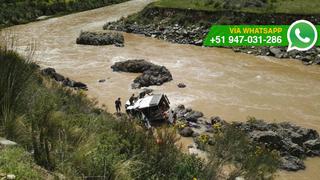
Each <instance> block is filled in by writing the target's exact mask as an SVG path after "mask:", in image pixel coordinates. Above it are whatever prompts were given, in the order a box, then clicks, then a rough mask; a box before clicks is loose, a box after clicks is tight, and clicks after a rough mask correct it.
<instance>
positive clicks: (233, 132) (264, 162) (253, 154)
mask: <svg viewBox="0 0 320 180" xmlns="http://www.w3.org/2000/svg"><path fill="white" fill-rule="evenodd" d="M212 142H213V145H212V146H209V147H208V150H209V154H210V156H209V163H208V167H207V168H209V169H207V172H208V174H207V178H209V179H210V177H219V175H221V173H222V170H223V168H224V167H226V166H228V165H230V164H231V165H232V166H233V168H232V169H233V170H232V171H231V172H230V174H229V176H230V177H231V179H233V178H235V177H238V176H242V177H244V178H245V179H272V178H273V174H274V173H275V172H276V170H277V168H278V166H279V159H280V156H279V154H278V152H276V151H270V150H268V149H266V148H264V147H261V146H258V145H255V144H253V143H252V142H249V140H248V138H247V136H246V135H245V134H244V132H242V131H240V130H239V129H237V128H236V127H233V125H227V126H226V127H224V128H223V129H222V130H221V132H217V133H216V134H215V135H214V136H213V140H212Z"/></svg>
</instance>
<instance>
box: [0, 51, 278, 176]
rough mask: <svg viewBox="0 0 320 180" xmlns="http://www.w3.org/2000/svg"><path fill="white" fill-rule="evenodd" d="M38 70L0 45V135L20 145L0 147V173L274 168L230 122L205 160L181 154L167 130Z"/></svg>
mask: <svg viewBox="0 0 320 180" xmlns="http://www.w3.org/2000/svg"><path fill="white" fill-rule="evenodd" d="M31 49H32V48H31ZM32 54H33V53H32V52H31V53H30V57H31V56H32ZM40 74H41V73H40V70H39V68H38V66H37V65H36V64H34V63H33V62H32V61H31V59H29V58H25V57H22V56H20V55H18V54H17V53H15V52H14V51H12V50H10V49H8V48H7V46H5V45H3V46H0V136H3V137H6V138H8V139H10V140H13V141H16V142H17V143H18V144H19V147H17V148H14V149H1V148H0V150H1V151H2V152H4V154H5V156H2V157H1V158H0V172H2V173H13V174H15V175H16V176H17V178H18V179H37V177H40V176H39V174H38V172H37V171H34V170H32V169H28V165H29V164H32V163H33V162H35V163H36V164H37V165H39V166H41V167H42V168H45V169H47V170H49V171H51V172H55V173H61V174H63V175H64V176H65V177H66V178H67V179H75V178H79V177H88V178H89V177H91V178H99V177H100V178H101V177H104V178H105V179H193V178H197V179H217V178H218V177H219V176H221V173H220V172H222V169H223V168H224V167H225V166H226V165H228V164H232V165H234V167H235V170H236V171H235V172H234V173H233V174H232V175H233V176H235V175H238V176H244V177H248V178H251V177H261V179H264V178H265V177H267V175H270V176H268V177H272V174H273V173H274V172H275V170H276V169H277V162H278V160H277V156H274V155H273V154H272V153H268V152H266V153H262V154H257V149H256V146H255V145H253V144H251V143H250V142H249V141H248V140H247V138H246V136H245V135H244V134H242V133H237V131H236V130H235V129H234V128H233V127H228V128H227V129H229V128H230V131H223V132H221V133H220V134H221V136H220V135H219V134H218V135H219V136H217V137H216V138H215V141H216V142H217V143H216V144H215V146H213V147H214V149H213V150H212V151H211V153H212V156H210V157H209V159H208V160H209V163H206V162H204V161H203V160H201V159H199V158H197V157H195V156H193V155H188V154H184V153H182V152H181V151H180V149H179V148H178V147H177V146H176V141H177V138H176V137H177V136H176V132H175V130H174V129H173V128H168V127H163V128H159V129H157V130H156V133H152V132H150V131H146V130H145V129H144V128H142V127H140V126H139V123H137V122H136V121H133V122H132V121H129V120H128V119H127V118H126V117H125V116H122V117H121V118H115V117H114V116H113V115H112V114H110V113H108V112H107V111H105V110H104V109H101V108H98V107H97V106H96V101H94V100H89V99H88V98H87V97H86V96H85V94H84V93H83V92H81V91H77V92H75V91H74V90H71V89H68V88H63V87H61V86H60V85H59V84H57V83H56V82H52V81H51V80H50V79H47V78H44V77H43V76H41V75H40ZM228 132H229V133H228ZM231 132H235V134H234V133H231ZM238 140H239V141H238ZM23 151H25V153H23ZM2 152H1V153H2ZM28 152H30V153H31V155H32V156H33V159H30V155H29V153H28ZM262 152H265V151H262ZM24 154H25V155H26V156H24ZM24 158H27V159H24ZM15 162H19V163H18V165H17V166H14V165H13V164H15ZM254 167H257V170H256V169H255V168H254ZM17 168H19V169H21V171H19V172H17ZM29 177H30V178H29Z"/></svg>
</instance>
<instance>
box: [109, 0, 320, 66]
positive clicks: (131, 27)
mask: <svg viewBox="0 0 320 180" xmlns="http://www.w3.org/2000/svg"><path fill="white" fill-rule="evenodd" d="M299 19H306V20H309V21H311V22H313V23H315V24H317V23H318V22H319V20H320V15H298V14H269V13H268V14H262V13H259V14H257V13H250V12H238V11H230V10H228V11H227V10H219V11H213V12H212V11H199V10H192V9H177V8H164V7H157V6H153V5H150V6H148V7H147V8H145V9H144V10H143V11H141V12H139V13H137V14H135V15H132V16H129V17H127V18H123V19H121V20H119V21H117V22H110V23H107V24H105V26H104V29H105V30H118V31H124V32H128V33H135V34H142V35H145V36H147V37H153V38H158V39H163V40H167V41H170V42H173V43H179V44H192V45H197V46H202V45H203V40H204V38H205V37H206V35H207V34H208V32H209V29H210V26H211V25H212V24H268V25H270V24H291V23H292V22H294V21H296V20H299ZM232 50H233V51H234V52H242V53H246V54H252V55H256V56H272V57H275V58H281V59H282V58H285V59H287V58H291V59H298V60H301V61H302V62H303V63H304V64H305V65H311V64H320V56H319V53H320V48H313V49H311V50H309V51H306V52H299V51H296V50H294V51H291V52H289V53H287V52H286V48H285V47H270V48H269V47H234V48H232Z"/></svg>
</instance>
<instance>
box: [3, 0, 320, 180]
mask: <svg viewBox="0 0 320 180" xmlns="http://www.w3.org/2000/svg"><path fill="white" fill-rule="evenodd" d="M151 1H152V0H133V1H129V2H125V3H122V4H117V5H112V6H108V7H103V8H99V9H95V10H91V11H86V12H80V13H76V14H71V15H67V16H62V17H56V18H51V19H48V20H44V21H38V22H33V23H28V24H25V25H18V26H14V27H10V28H8V29H7V30H10V31H11V32H13V33H15V34H16V36H17V39H18V42H17V46H18V48H19V50H20V52H22V51H23V49H24V48H26V47H27V46H28V44H29V43H30V42H34V41H35V42H36V46H37V48H36V49H37V50H36V55H35V60H36V61H37V62H38V64H39V65H40V66H41V67H53V68H55V69H56V70H57V71H58V72H59V73H61V74H63V75H65V76H67V77H69V78H71V79H74V80H77V81H81V82H84V83H86V84H87V85H88V87H89V91H88V95H89V96H90V97H92V98H96V99H97V100H99V102H100V103H101V104H105V105H106V106H107V107H108V109H109V110H110V111H111V112H113V111H114V107H113V103H114V100H115V99H116V98H117V97H122V99H127V98H128V97H129V96H130V95H131V94H132V93H134V92H137V91H136V90H132V89H131V88H130V84H131V82H132V80H133V79H134V78H135V77H136V76H137V74H130V73H115V72H112V70H111V68H110V66H111V65H112V64H113V63H114V62H116V61H121V60H127V59H146V60H149V61H151V62H154V63H156V64H160V65H164V66H166V67H167V68H168V69H169V70H170V71H171V73H172V75H173V79H174V80H173V81H172V82H169V83H166V84H164V85H163V86H159V87H152V88H153V89H155V91H156V92H163V93H166V94H167V95H168V97H169V99H170V101H171V103H172V105H177V104H180V103H182V104H187V105H189V106H190V107H192V108H194V109H197V110H200V111H202V112H204V113H205V115H206V116H208V117H210V116H212V115H219V116H221V117H223V118H224V119H226V120H227V121H245V120H246V119H247V117H248V116H254V117H257V118H262V119H265V120H267V121H269V122H281V121H289V122H292V123H295V124H297V125H300V126H303V127H307V128H313V129H316V130H318V131H320V111H319V109H320V67H319V66H304V65H302V64H301V62H299V61H295V60H289V59H288V60H279V59H274V58H270V57H256V56H252V55H247V54H238V53H234V52H233V51H231V50H229V49H223V48H203V47H197V46H191V45H179V44H172V43H169V42H165V41H162V40H157V39H153V38H148V37H144V36H140V35H134V34H126V33H124V36H125V47H123V48H119V47H114V46H99V47H96V46H85V45H77V44H76V43H75V40H76V38H77V37H78V35H79V33H80V31H81V30H102V26H103V25H104V24H105V23H106V22H107V21H114V20H117V19H119V18H121V17H122V16H127V15H129V14H133V13H136V12H138V11H140V10H141V9H143V8H144V7H145V6H146V5H147V4H148V3H150V2H151ZM100 79H106V82H104V83H99V82H98V80H100ZM180 82H183V83H185V84H186V85H187V88H185V89H179V88H177V84H178V83H180ZM306 166H307V169H306V170H305V171H299V172H297V173H289V172H282V171H281V172H279V173H278V176H277V179H299V180H301V179H319V177H320V171H319V167H320V158H312V159H308V160H307V161H306Z"/></svg>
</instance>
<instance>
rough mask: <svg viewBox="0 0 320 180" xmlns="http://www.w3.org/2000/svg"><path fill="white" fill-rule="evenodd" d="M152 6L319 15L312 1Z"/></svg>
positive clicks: (181, 0) (219, 0) (319, 5)
mask: <svg viewBox="0 0 320 180" xmlns="http://www.w3.org/2000/svg"><path fill="white" fill-rule="evenodd" d="M154 6H156V7H162V8H178V9H194V10H205V11H221V10H231V11H238V12H251V13H285V14H319V13H320V2H319V1H313V0H304V1H302V0H160V1H158V2H155V3H154Z"/></svg>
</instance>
